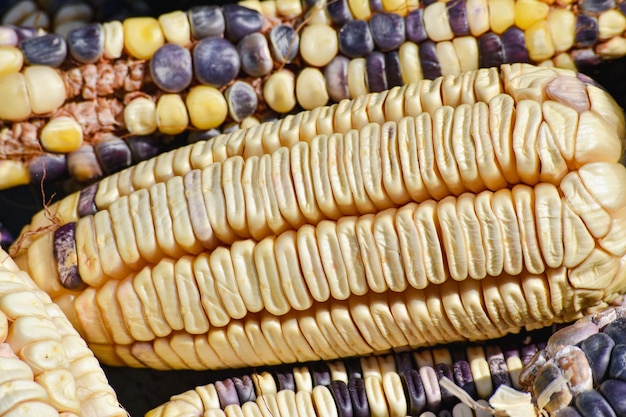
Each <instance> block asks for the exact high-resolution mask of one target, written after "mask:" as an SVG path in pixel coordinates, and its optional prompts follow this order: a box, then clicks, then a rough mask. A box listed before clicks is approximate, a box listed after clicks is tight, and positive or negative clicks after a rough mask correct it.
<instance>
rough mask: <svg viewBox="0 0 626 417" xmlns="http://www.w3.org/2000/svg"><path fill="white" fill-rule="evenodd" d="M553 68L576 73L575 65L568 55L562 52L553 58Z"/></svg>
mask: <svg viewBox="0 0 626 417" xmlns="http://www.w3.org/2000/svg"><path fill="white" fill-rule="evenodd" d="M553 61H554V66H556V67H558V68H563V69H569V70H572V71H576V70H577V68H576V63H575V62H574V60H573V59H572V57H571V56H570V54H568V53H566V52H563V53H560V54H558V55H557V56H555V57H554V60H553Z"/></svg>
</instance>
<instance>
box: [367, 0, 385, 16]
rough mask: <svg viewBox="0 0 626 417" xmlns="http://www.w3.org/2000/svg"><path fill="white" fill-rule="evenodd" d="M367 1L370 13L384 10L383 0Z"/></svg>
mask: <svg viewBox="0 0 626 417" xmlns="http://www.w3.org/2000/svg"><path fill="white" fill-rule="evenodd" d="M369 3H370V10H371V11H372V13H376V12H382V11H384V10H385V8H384V6H383V0H369Z"/></svg>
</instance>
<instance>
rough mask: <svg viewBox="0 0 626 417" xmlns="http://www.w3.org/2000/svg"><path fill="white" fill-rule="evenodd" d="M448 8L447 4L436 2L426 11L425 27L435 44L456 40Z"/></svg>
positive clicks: (427, 7)
mask: <svg viewBox="0 0 626 417" xmlns="http://www.w3.org/2000/svg"><path fill="white" fill-rule="evenodd" d="M446 7H447V6H446V4H445V3H441V2H435V3H432V4H429V5H428V6H426V8H425V9H424V27H425V28H426V33H427V34H428V37H429V38H430V40H432V41H433V42H440V41H449V40H450V39H452V38H454V33H452V28H451V27H450V22H449V20H448V11H447V9H446Z"/></svg>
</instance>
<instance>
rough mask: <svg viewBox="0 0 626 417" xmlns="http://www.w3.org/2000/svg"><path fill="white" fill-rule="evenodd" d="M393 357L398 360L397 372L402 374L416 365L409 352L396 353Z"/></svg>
mask: <svg viewBox="0 0 626 417" xmlns="http://www.w3.org/2000/svg"><path fill="white" fill-rule="evenodd" d="M393 358H394V360H395V362H396V372H397V373H398V374H399V375H400V374H402V373H403V372H408V371H410V370H411V369H415V365H414V364H413V359H412V358H411V354H410V353H408V352H401V353H396V354H395V355H393Z"/></svg>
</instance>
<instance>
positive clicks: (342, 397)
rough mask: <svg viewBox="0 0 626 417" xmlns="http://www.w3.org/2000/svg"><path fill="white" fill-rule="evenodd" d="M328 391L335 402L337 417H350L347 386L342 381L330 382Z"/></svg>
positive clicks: (351, 413) (350, 407) (350, 403)
mask: <svg viewBox="0 0 626 417" xmlns="http://www.w3.org/2000/svg"><path fill="white" fill-rule="evenodd" d="M328 389H329V390H330V393H331V394H332V396H333V399H334V400H335V405H336V406H337V411H338V415H339V417H352V415H353V412H352V402H351V401H350V392H349V391H348V385H347V384H346V383H345V382H343V381H332V382H331V383H330V385H329V386H328Z"/></svg>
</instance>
